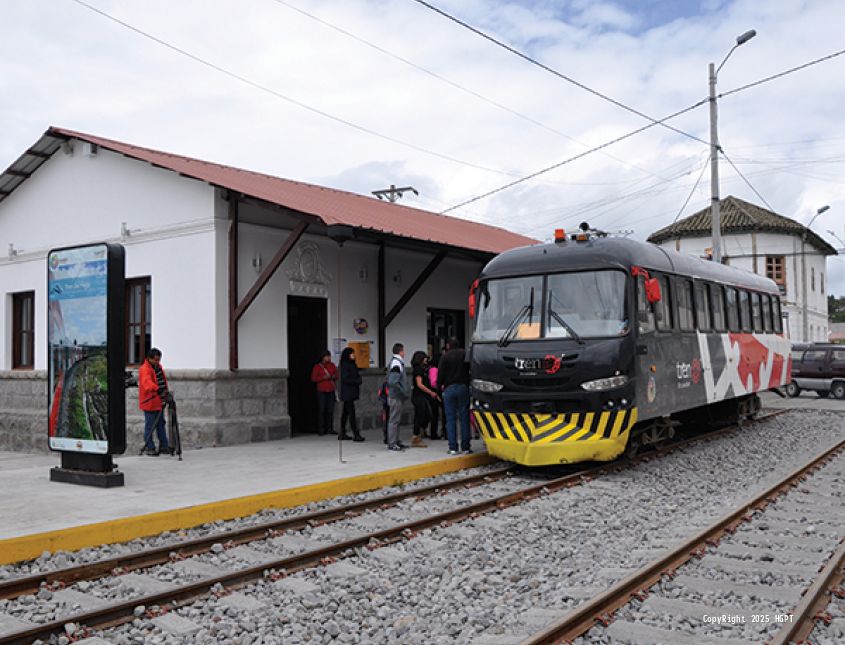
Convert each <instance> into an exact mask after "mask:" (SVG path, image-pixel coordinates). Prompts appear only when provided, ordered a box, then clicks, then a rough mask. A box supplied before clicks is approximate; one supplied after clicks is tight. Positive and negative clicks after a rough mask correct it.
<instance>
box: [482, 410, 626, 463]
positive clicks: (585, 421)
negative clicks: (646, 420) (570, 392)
mask: <svg viewBox="0 0 845 645" xmlns="http://www.w3.org/2000/svg"><path fill="white" fill-rule="evenodd" d="M472 415H473V419H474V420H475V424H476V426H477V427H478V429H479V432H480V433H481V435H482V436H483V437H484V443H485V444H487V452H489V453H490V454H491V455H494V456H495V457H498V458H500V459H504V460H506V461H513V462H516V463H518V464H523V465H525V466H548V465H552V464H572V463H576V462H579V461H611V460H612V459H616V457H618V456H619V455H621V454H622V452H623V451H624V450H625V446H626V445H627V443H628V435H629V433H630V430H631V428H632V427H633V425H634V424H635V423H636V422H637V409H636V408H631V409H630V410H620V411H613V412H609V411H605V412H585V413H578V412H576V413H568V414H524V413H521V412H485V411H482V410H473V411H472Z"/></svg>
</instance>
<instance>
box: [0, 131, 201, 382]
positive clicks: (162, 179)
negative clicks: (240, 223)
mask: <svg viewBox="0 0 845 645" xmlns="http://www.w3.org/2000/svg"><path fill="white" fill-rule="evenodd" d="M213 198H214V190H213V188H212V187H210V186H208V185H207V184H204V183H202V182H198V181H194V180H191V179H187V178H185V177H181V176H179V175H178V174H176V173H173V172H170V171H167V170H163V169H160V168H154V167H153V166H151V165H149V164H146V163H143V162H140V161H135V160H132V159H128V158H126V157H123V156H122V155H118V154H115V153H112V152H109V151H106V150H103V149H100V151H99V152H98V153H97V155H96V156H93V157H90V156H87V155H85V154H83V153H82V146H80V145H79V143H78V142H77V144H76V146H75V151H74V154H73V155H67V154H65V153H64V152H62V151H61V150H60V151H59V152H57V153H56V154H55V155H53V157H52V158H51V159H49V160H48V161H47V162H46V163H45V164H43V165H42V166H41V168H39V169H38V170H37V171H36V172H35V173H34V174H33V176H32V177H30V178H29V179H28V180H27V181H25V182H24V183H23V184H22V185H21V186H20V187H18V189H16V190H15V191H14V192H13V193H12V194H11V195H10V196H9V197H7V198H6V199H5V200H3V201H2V202H0V294H2V296H3V298H2V299H0V306H2V307H3V309H4V311H3V314H2V315H0V324H2V329H0V337H1V338H2V339H3V342H2V348H0V369H9V368H10V367H11V352H10V349H11V328H10V322H11V314H10V312H9V311H8V309H9V307H10V305H11V297H10V296H9V295H8V294H10V293H12V292H18V291H24V290H34V291H35V317H36V318H35V319H36V329H35V334H36V335H35V367H36V369H46V293H45V290H46V284H45V283H46V266H45V263H46V257H47V253H48V251H49V250H50V249H51V248H56V247H61V246H75V245H79V244H87V243H94V242H103V241H106V242H121V241H122V243H123V244H124V246H125V249H126V275H127V277H140V276H147V275H150V276H153V278H152V299H153V302H152V316H153V325H152V332H153V343H154V344H156V345H158V346H160V347H161V348H162V350H163V351H164V352H165V355H166V356H167V362H166V364H178V366H179V367H185V368H201V367H213V366H214V365H215V362H216V356H215V354H216V341H215V337H214V332H215V330H214V326H213V325H211V324H208V322H207V321H213V320H214V319H215V311H214V305H215V300H214V288H215V264H214V242H215V234H214V220H213ZM121 222H126V225H127V227H128V228H129V229H130V230H131V231H132V234H131V235H130V236H129V237H128V238H126V239H125V240H121V236H120V233H121ZM10 243H11V244H13V245H14V248H15V249H16V250H17V251H18V255H17V256H16V257H14V258H11V259H10V258H9V257H8V254H7V250H8V246H9V244H10Z"/></svg>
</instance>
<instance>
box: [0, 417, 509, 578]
mask: <svg viewBox="0 0 845 645" xmlns="http://www.w3.org/2000/svg"><path fill="white" fill-rule="evenodd" d="M406 433H408V430H407V429H403V433H402V434H403V435H405V434H406ZM364 435H365V437H366V438H367V440H366V441H365V442H363V443H353V442H352V441H344V442H343V459H344V463H341V462H340V461H339V459H338V443H339V442H338V441H337V440H336V438H335V437H334V436H325V437H318V436H304V437H297V438H293V439H285V440H282V441H272V442H265V443H254V444H248V445H241V446H231V447H225V448H205V449H201V450H191V451H188V452H186V453H185V454H184V460H183V461H181V462H180V461H177V460H176V458H175V457H165V456H161V457H141V456H135V455H132V456H128V455H123V456H117V457H115V461H116V463H117V464H118V466H119V469H120V470H121V471H122V472H123V473H124V474H125V478H126V485H125V486H124V487H122V488H112V489H97V488H91V487H87V486H77V485H73V484H62V483H56V482H51V481H50V479H49V471H50V468H51V467H52V466H55V465H57V464H58V462H59V456H58V454H56V455H22V454H19V453H8V452H0V490H2V491H4V494H3V495H2V496H0V564H6V563H9V562H16V561H19V560H24V559H29V558H33V557H38V556H39V555H41V553H43V552H44V551H46V550H49V551H53V552H55V551H59V550H75V549H79V548H83V547H85V546H92V545H96V544H104V543H112V542H122V541H126V540H131V539H133V538H136V537H140V536H143V535H154V534H156V533H159V532H161V531H165V530H174V529H179V528H186V527H190V526H196V525H198V524H202V523H205V522H209V521H213V520H219V519H230V518H233V517H238V516H242V515H247V514H250V513H254V512H256V511H258V510H260V509H262V508H285V507H291V506H296V505H299V504H304V503H307V502H311V501H317V500H321V499H327V498H330V497H335V496H338V495H346V494H351V493H356V492H362V491H366V490H373V489H376V488H380V487H382V486H387V485H391V484H398V483H402V482H407V481H412V480H415V479H420V478H423V477H430V476H433V475H439V474H442V473H445V472H450V471H455V470H460V469H462V468H467V467H471V466H478V465H482V464H486V463H491V462H492V461H494V460H493V459H492V458H491V457H489V456H488V455H487V454H486V453H484V452H479V453H477V454H473V455H468V456H460V457H450V456H448V455H447V454H446V451H447V449H448V448H447V443H446V442H445V441H439V440H438V441H433V440H432V441H426V443H428V445H429V447H428V448H408V449H407V450H406V451H404V452H390V451H388V450H387V449H386V446H385V445H384V444H383V443H382V440H381V432H380V431H372V432H367V433H364ZM473 443H474V448H475V449H476V450H478V451H483V445H482V442H481V441H474V442H473Z"/></svg>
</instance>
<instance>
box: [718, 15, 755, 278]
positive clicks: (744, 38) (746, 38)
mask: <svg viewBox="0 0 845 645" xmlns="http://www.w3.org/2000/svg"><path fill="white" fill-rule="evenodd" d="M756 35H757V32H756V31H754V30H753V29H751V30H749V31H746V32H745V33H744V34H742V35H741V36H739V37H737V39H736V45H734V46H733V47H731V50H730V51H729V52H728V54H727V56H725V58H724V60H722V62H721V64H720V65H719V67H716V66H715V64H714V63H710V65H709V66H708V68H707V72H708V84H709V86H710V94H709V97H710V219H711V231H712V232H711V235H712V236H713V261H714V262H717V263H719V264H721V262H722V206H721V204H720V202H719V151H720V150H721V146H719V132H718V128H717V125H716V122H717V120H718V110H717V108H716V79H717V76H718V74H719V71H720V70H721V69H722V67H723V66H724V65H725V63H727V62H728V58H730V57H731V54H733V53H734V50H735V49H736V48H737V47H739V46H740V45H744V44H745V43H747V42H748V41H749V40H751V39H752V38H754V36H756Z"/></svg>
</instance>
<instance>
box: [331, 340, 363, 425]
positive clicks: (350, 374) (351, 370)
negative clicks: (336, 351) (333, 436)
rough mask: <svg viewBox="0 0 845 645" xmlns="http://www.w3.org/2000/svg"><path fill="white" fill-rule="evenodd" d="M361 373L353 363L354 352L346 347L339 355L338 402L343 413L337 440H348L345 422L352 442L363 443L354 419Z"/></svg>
mask: <svg viewBox="0 0 845 645" xmlns="http://www.w3.org/2000/svg"><path fill="white" fill-rule="evenodd" d="M361 381H362V379H361V373H360V372H359V371H358V365H357V364H356V363H355V350H354V349H352V348H351V347H347V348H346V349H344V350H343V352H342V353H341V354H340V400H341V401H343V412H342V413H341V415H340V434H338V435H337V438H338V439H339V440H344V439H349V438H350V437H349V435H348V434H346V422H347V421H349V427H350V428H351V430H352V440H353V441H363V440H364V437H362V436H361V433H360V432H358V420H357V419H356V418H355V401H357V400H358V398H359V397H360V396H361Z"/></svg>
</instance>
